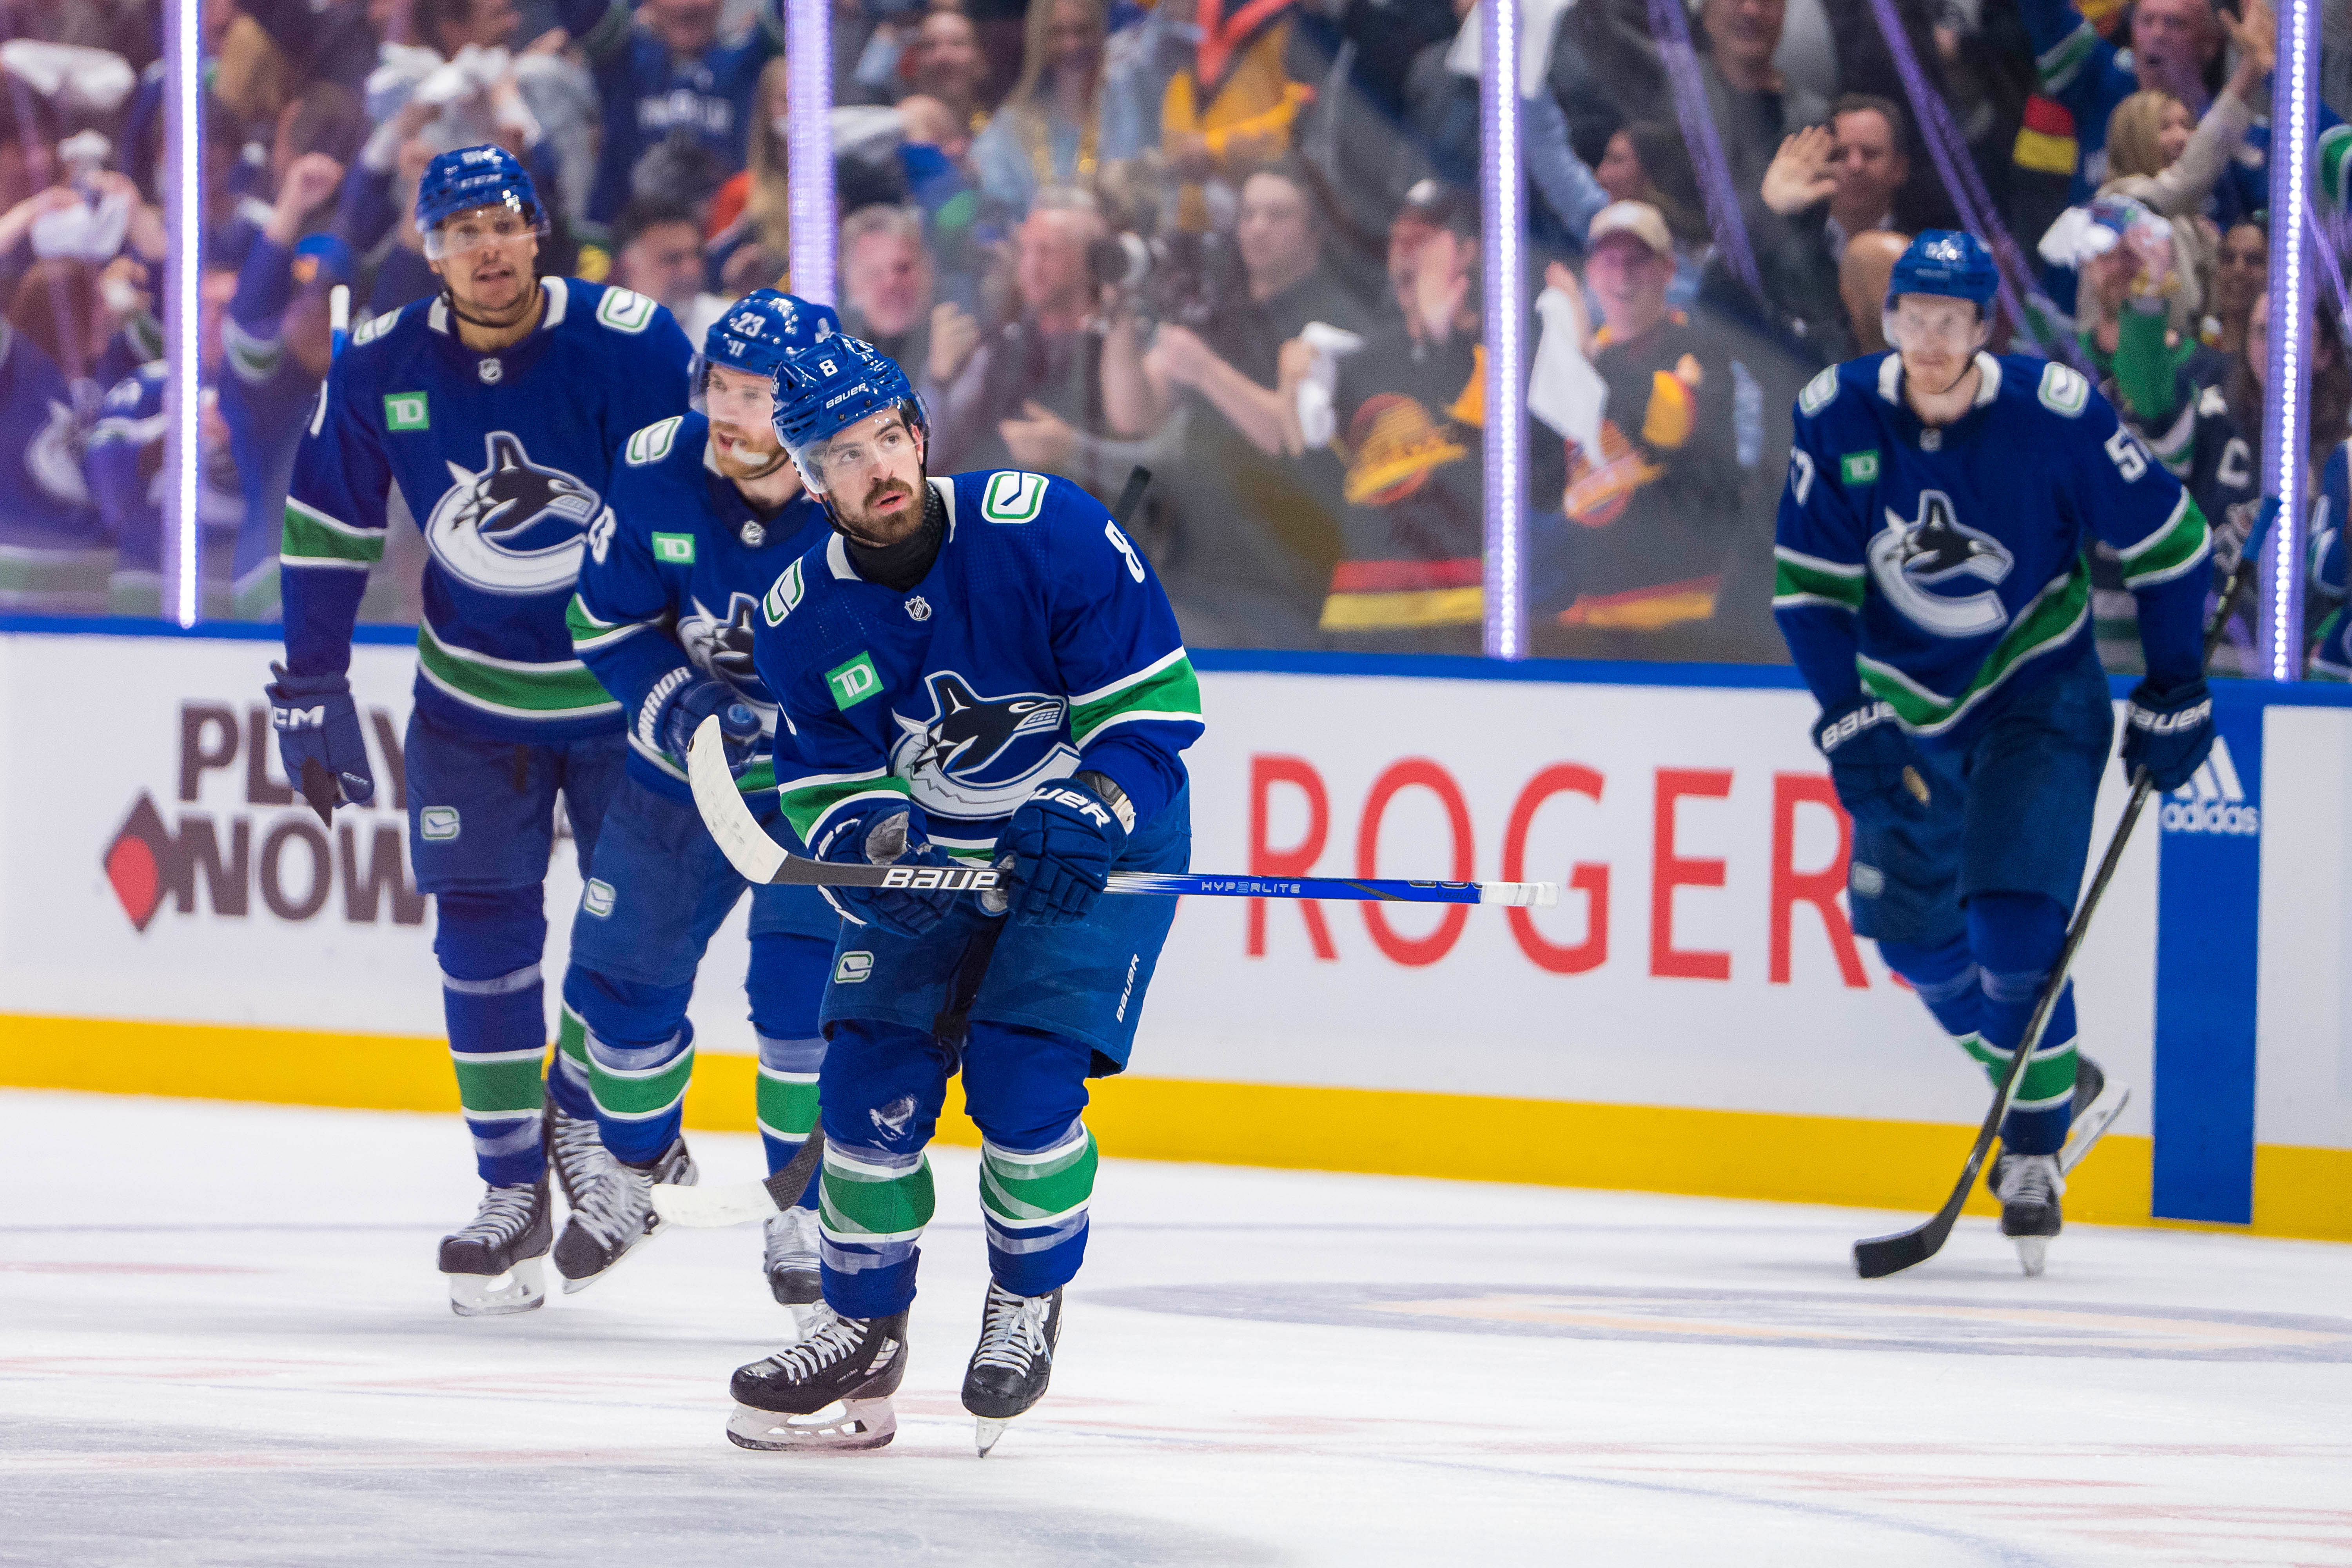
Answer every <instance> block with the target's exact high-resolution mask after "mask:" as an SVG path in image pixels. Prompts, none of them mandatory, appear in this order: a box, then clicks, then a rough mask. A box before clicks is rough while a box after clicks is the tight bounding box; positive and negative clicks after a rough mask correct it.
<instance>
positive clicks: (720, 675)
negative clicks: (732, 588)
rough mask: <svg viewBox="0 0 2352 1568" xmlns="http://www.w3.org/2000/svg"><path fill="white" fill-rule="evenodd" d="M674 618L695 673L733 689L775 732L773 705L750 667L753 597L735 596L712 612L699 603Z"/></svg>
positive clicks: (757, 605)
mask: <svg viewBox="0 0 2352 1568" xmlns="http://www.w3.org/2000/svg"><path fill="white" fill-rule="evenodd" d="M691 603H692V605H693V608H692V609H691V610H690V611H688V613H687V614H685V615H683V616H679V617H678V618H677V640H678V644H679V646H680V647H684V648H685V649H686V657H687V658H688V659H690V660H692V661H693V663H694V667H695V668H697V669H701V670H705V671H708V672H709V674H710V675H711V676H713V677H714V678H716V679H719V680H723V681H725V682H726V683H727V684H728V685H729V686H730V687H732V688H734V689H735V692H736V694H737V695H738V696H740V697H741V698H742V699H743V700H744V701H746V702H748V703H750V704H751V708H752V710H753V711H755V712H757V713H758V714H759V715H760V717H761V719H762V720H764V721H766V722H767V725H768V728H769V729H770V730H771V731H772V730H773V729H774V728H775V714H776V703H775V700H774V699H773V698H772V697H771V696H769V695H768V688H767V685H766V683H765V682H763V681H762V680H761V679H760V673H759V671H758V670H756V669H754V668H752V666H751V620H752V617H753V616H756V615H758V614H759V610H760V601H759V598H758V596H757V595H751V594H736V595H730V597H729V598H728V601H727V605H726V607H725V609H724V610H723V611H713V610H712V609H711V608H710V606H709V605H705V604H704V603H703V602H702V601H701V600H700V599H695V600H692V601H691Z"/></svg>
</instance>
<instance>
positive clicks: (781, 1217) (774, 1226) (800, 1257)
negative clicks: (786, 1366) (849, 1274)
mask: <svg viewBox="0 0 2352 1568" xmlns="http://www.w3.org/2000/svg"><path fill="white" fill-rule="evenodd" d="M766 1229H767V1237H766V1245H765V1247H764V1248H763V1253H764V1258H763V1261H764V1264H765V1267H766V1269H767V1274H768V1289H770V1290H771V1291H772V1292H773V1293H774V1295H775V1298H776V1304H777V1305H778V1306H781V1307H789V1308H792V1309H793V1321H794V1322H797V1323H799V1324H800V1325H801V1327H802V1329H803V1331H805V1330H806V1329H807V1327H808V1317H809V1314H808V1313H807V1312H806V1311H804V1310H803V1309H805V1308H809V1307H813V1306H814V1305H816V1303H817V1302H819V1301H822V1300H824V1279H823V1278H822V1277H821V1276H820V1274H819V1273H818V1269H817V1256H816V1249H817V1240H818V1237H817V1224H816V1210H814V1209H804V1208H789V1209H786V1210H784V1211H783V1212H782V1214H772V1215H769V1216H768V1218H767V1222H766Z"/></svg>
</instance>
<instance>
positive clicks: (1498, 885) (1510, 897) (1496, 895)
mask: <svg viewBox="0 0 2352 1568" xmlns="http://www.w3.org/2000/svg"><path fill="white" fill-rule="evenodd" d="M1478 901H1479V902H1480V903H1482V904H1507V905H1509V906H1510V907H1511V908H1513V909H1517V910H1549V909H1551V908H1553V907H1554V906H1556V905H1557V904H1558V903H1559V883H1558V882H1481V883H1479V884H1478Z"/></svg>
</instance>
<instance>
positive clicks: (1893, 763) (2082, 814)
mask: <svg viewBox="0 0 2352 1568" xmlns="http://www.w3.org/2000/svg"><path fill="white" fill-rule="evenodd" d="M1995 284H1996V279H1995V275H1994V271H1993V265H1992V260H1991V258H1990V256H1989V255H1988V254H1987V252H1986V250H1985V248H1984V247H1983V246H1982V245H1980V244H1979V243H1978V241H1977V240H1976V239H1975V238H1973V237H1970V236H1969V235H1965V234H1957V233H1951V232H1948V231H1941V230H1934V231H1930V232H1928V233H1926V234H1923V235H1921V236H1920V237H1919V238H1918V239H1917V240H1916V241H1915V242H1914V243H1913V244H1912V246H1911V247H1910V249H1909V250H1908V251H1906V253H1905V254H1904V256H1903V258H1902V259H1901V260H1900V261H1899V262H1898V263H1897V264H1896V266H1895V273H1894V278H1893V280H1892V282H1891V283H1890V285H1889V287H1888V291H1887V302H1886V321H1885V326H1886V341H1887V342H1890V343H1893V344H1895V351H1894V352H1892V353H1883V354H1875V355H1872V356H1870V357H1867V358H1864V359H1857V360H1851V361H1848V362H1847V363H1844V364H1842V365H1837V366H1834V367H1832V368H1831V369H1829V370H1825V371H1823V372H1822V374H1820V375H1818V376H1816V377H1814V378H1813V380H1812V381H1811V383H1810V384H1807V385H1806V387H1805V389H1804V391H1803V393H1802V394H1801V395H1800V396H1799V398H1798V400H1797V409H1796V430H1795V444H1794V446H1793V447H1792V448H1791V450H1790V458H1789V479H1788V485H1787V488H1786V489H1784V490H1783V492H1782V494H1781V498H1780V522H1779V529H1778V550H1777V552H1776V553H1777V555H1778V558H1779V578H1778V585H1777V589H1776V594H1775V597H1774V600H1773V607H1774V611H1775V614H1776V615H1777V616H1778V617H1779V620H1780V628H1781V631H1782V633H1783V634H1784V635H1785V636H1786V637H1787V638H1788V642H1789V648H1790V653H1791V654H1792V655H1793V656H1794V658H1795V660H1796V663H1797V667H1798V668H1799V670H1800V671H1801V673H1802V674H1803V676H1804V679H1805V683H1806V684H1807V685H1808V686H1810V687H1811V689H1812V692H1813V695H1814V696H1815V698H1817V699H1818V700H1820V702H1821V705H1822V714H1821V719H1820V721H1819V722H1818V723H1816V724H1815V726H1814V729H1813V738H1814V742H1815V743H1816V744H1817V745H1818V746H1820V748H1821V750H1822V753H1823V754H1824V755H1825V756H1826V757H1827V758H1828V760H1829V764H1830V773H1831V776H1832V779H1833V780H1834V782H1835V784H1836V788H1837V793H1838V798H1839V799H1840V800H1841V801H1842V802H1843V803H1844V805H1845V808H1846V810H1847V812H1848V814H1849V815H1850V816H1852V817H1853V858H1852V869H1851V882H1850V888H1851V892H1852V903H1853V926H1854V930H1855V931H1858V932H1860V933H1862V934H1864V935H1865V936H1871V937H1875V938H1876V939H1877V941H1878V945H1879V952H1881V953H1882V954H1883V955H1884V956H1885V959H1886V962H1887V963H1888V964H1889V965H1890V966H1892V967H1893V968H1894V970H1895V973H1898V974H1900V975H1902V976H1903V977H1904V978H1905V979H1906V980H1907V981H1908V982H1910V984H1911V985H1912V986H1913V987H1914V988H1915V989H1916V991H1917V992H1918V993H1919V996H1920V999H1921V1000H1922V1001H1924V1002H1926V1003H1927V1006H1928V1009H1929V1011H1931V1012H1932V1013H1933V1014H1934V1015H1935V1016H1936V1018H1937V1022H1938V1023H1940V1024H1941V1025H1942V1026H1943V1027H1944V1028H1945V1029H1946V1030H1947V1031H1948V1033H1949V1034H1950V1035H1951V1036H1952V1037H1953V1039H1954V1040H1955V1041H1956V1042H1957V1043H1958V1044H1959V1045H1960V1047H1962V1048H1963V1049H1965V1050H1967V1051H1968V1052H1969V1055H1970V1056H1972V1057H1974V1058H1977V1059H1978V1060H1979V1061H1980V1062H1982V1063H1983V1064H1984V1065H1985V1067H1986V1068H1987V1070H1988V1071H1989V1072H1990V1073H1992V1074H1993V1075H1995V1076H1996V1078H1997V1077H1998V1076H1999V1075H2000V1073H2001V1072H2002V1071H2004V1070H2005V1068H2006V1065H2007V1063H2008V1062H2009V1060H2010V1059H2011V1055H2012V1053H2013V1052H2014V1051H2015V1050H2016V1049H2017V1047H2018V1046H2019V1043H2020V1041H2021V1037H2022V1036H2023V1034H2024V1031H2025V1027H2026V1024H2027V1021H2028V1019H2029V1017H2030V1016H2031V1015H2032V1011H2033V1007H2034V1004H2035V1001H2036V999H2037V998H2038V996H2039V994H2040V992H2041V989H2042V983H2043V980H2044V978H2045V977H2046V976H2047V975H2048V974H2049V973H2050V971H2051V968H2052V966H2053V963H2055V961H2056V959H2057V956H2058V952H2059V949H2060V947H2061V946H2062V945H2063V942H2064V937H2065V930H2066V922H2067V918H2068V915H2069V913H2070V911H2071V910H2072V909H2073V907H2074V895H2075V892H2076V890H2077V889H2078V888H2079V887H2080V885H2081V882H2082V877H2083V863H2084V857H2085V855H2086V854H2087V853H2088V851H2089V847H2090V832H2091V809H2092V805H2093V802H2094V799H2095V796H2096V795H2097V793H2098V784H2099V774H2100V771H2101V769H2102V768H2103V767H2104V766H2105V757H2106V752H2107V744H2108V738H2109V734H2110V731H2111V730H2112V726H2113V721H2112V718H2111V715H2110V710H2109V704H2108V698H2107V689H2106V682H2105V679H2104V677H2103V675H2102V672H2101V670H2100V668H2099V663H2098V660H2097V658H2096V657H2095V655H2094V653H2093V651H2092V646H2091V628H2090V576H2089V573H2088V569H2087V567H2086V566H2085V564H2084V548H2085V546H2086V545H2087V544H2088V543H2090V542H2092V541H2093V540H2104V541H2105V542H2107V543H2109V544H2112V545H2113V546H2115V548H2116V554H2117V555H2118V557H2119V558H2120V560H2121V562H2122V568H2123V571H2122V575H2123V581H2124V584H2125V585H2126V587H2127V588H2128V589H2129V590H2130V591H2131V592H2132V593H2133V594H2134V595H2136V596H2137V600H2138V607H2139V637H2140V644H2141V647H2142V650H2143V652H2144V653H2145V656H2146V658H2147V679H2144V680H2142V681H2141V682H2140V683H2139V685H2138V686H2137V688H2136V689H2134V690H2133V692H2132V695H2131V699H2130V701H2129V703H2128V705H2127V707H2126V714H2125V729H2124V740H2123V761H2124V766H2125V768H2126V772H2129V771H2131V770H2134V769H2137V768H2139V767H2142V766H2145V767H2146V768H2147V770H2148V772H2149V773H2150V774H2151V775H2152V777H2153V779H2154V781H2155V784H2156V787H2157V788H2158V789H2159V790H2167V789H2172V788H2174V787H2176V786H2178V785H2179V784H2182V783H2183V782H2185V781H2186V780H2187V779H2188V778H2189V775H2190V774H2191V773H2194V772H2195V771H2196V769H2197V766H2198V764H2199V763H2200V762H2202V761H2203V760H2204V757H2205V753H2206V752H2207V751H2208V750H2209V749H2210V747H2211V745H2212V741H2213V717H2212V703H2211V701H2210V700H2209V699H2208V697H2207V695H2206V690H2205V681H2204V672H2203V667H2202V658H2201V647H2200V644H2201V641H2202V636H2201V634H2202V626H2200V621H2201V618H2202V616H2201V613H2200V612H2201V610H2202V607H2203V605H2204V599H2205V588H2206V562H2207V556H2208V552H2209V549H2210V544H2209V541H2208V538H2207V530H2206V525H2205V519H2204V517H2203V515H2202V514H2201V513H2200V511H2199V510H2198V508H2197V504H2196V502H2195V501H2194V500H2192V499H2191V498H2190V497H2189V495H2188V493H2187V492H2186V491H2184V490H2183V489H2181V487H2180V484H2179V481H2178V480H2176V479H2174V478H2173V477H2172V476H2171V475H2170V474H2169V473H2168V472H2167V471H2166V470H2165V468H2163V466H2162V465H2161V464H2158V462H2156V461H2155V460H2154V459H2152V458H2150V457H2149V455H2148V453H2147V449H2146V448H2145V447H2142V446H2141V445H2140V443H2139V442H2138V441H2137V440H2136V439H2135V438H2134V437H2132V435H2131V433H2130V432H2129V431H2128V430H2126V429H2124V428H2123V427H2122V426H2119V425H2118V424H2117V423H2116V415H2115V411H2114V409H2112V408H2111V407H2110V406H2109V405H2108V404H2107V402H2106V400H2105V399H2104V398H2102V397H2101V396H2100V395H2098V394H2097V393H2096V392H2095V391H2094V390H2093V389H2092V387H2091V385H2090V384H2089V383H2088V382H2086V381H2085V380H2084V378H2083V377H2082V376H2081V375H2080V374H2077V373H2076V372H2074V371H2073V370H2070V369H2068V368H2067V367H2066V366H2064V365H2061V364H2055V363H2044V362H2042V361H2040V360H2034V359H2028V358H2024V357H2021V356H2016V355H2004V356H1998V357H1997V356H1995V355H1992V354H1990V353H1984V352H1983V349H1984V345H1985V343H1986V342H1987V340H1988V338H1989V337H1990V332H1991V325H1992V323H1991V321H1990V320H1989V319H1988V316H1987V306H1988V302H1989V301H1990V300H1991V299H1992V296H1993V292H1994V289H1995ZM2081 1066H2082V1078H2081V1079H2080V1080H2079V1083H2078V1079H2077V1058H2076V1055H2075V1050H2074V998H2073V994H2072V987H2071V986H2070V987H2069V988H2068V990H2067V992H2066V993H2065V994H2062V996H2061V997H2060V999H2059V1002H2058V1004H2057V1006H2056V1008H2055V1009H2054V1010H2053V1014H2052V1016H2051V1019H2050V1023H2049V1026H2048V1028H2047V1030H2046V1031H2045V1032H2044V1034H2043V1036H2042V1041H2041V1044H2040V1046H2039V1047H2038V1048H2037V1049H2036V1050H2035V1052H2034V1055H2033V1058H2032V1061H2031V1063H2030V1064H2029V1065H2028V1067H2027V1068H2026V1069H2025V1076H2024V1079H2023V1082H2022V1083H2021V1086H2020V1088H2019V1091H2018V1096H2017V1100H2016V1103H2015V1106H2014V1108H2013V1109H2012V1110H2011V1112H2010V1114H2009V1117H2008V1120H2007V1121H2005V1122H2004V1123H2003V1125H2002V1128H2001V1152H2000V1156H1999V1158H1998V1159H1997V1160H1996V1161H1995V1163H1994V1164H1993V1167H1992V1170H1991V1172H1990V1182H1991V1184H1992V1186H1993V1189H1994V1192H1995V1193H1996V1194H1997V1195H1998V1196H1999V1197H2000V1204H2001V1220H2000V1225H2001V1233H2002V1234H2003V1235H2004V1236H2008V1237H2012V1238H2014V1239H2015V1240H2016V1243H2017V1247H2018V1252H2019V1257H2020V1259H2021V1263H2022V1264H2023V1266H2024V1268H2025V1271H2026V1272H2027V1273H2029V1274H2036V1273H2039V1272H2041V1268H2042V1255H2043V1253H2044V1251H2045V1249H2046V1248H2047V1247H2048V1245H2049V1238H2050V1237H2053V1236H2055V1235H2056V1234H2057V1233H2058V1229H2059V1224H2060V1217H2061V1214H2060V1202H2059V1199H2060V1194H2062V1193H2063V1190H2064V1181H2063V1173H2062V1171H2061V1168H2060V1163H2059V1158H2058V1156H2059V1154H2060V1152H2061V1150H2062V1149H2063V1147H2064V1144H2065V1138H2066V1131H2067V1126H2068V1122H2069V1118H2070V1116H2071V1114H2072V1113H2073V1111H2074V1109H2075V1107H2074V1100H2075V1097H2076V1095H2077V1094H2078V1093H2079V1094H2081V1095H2082V1098H2083V1100H2084V1104H2085V1106H2087V1105H2088V1103H2089V1101H2090V1100H2091V1099H2092V1098H2093V1097H2094V1095H2095V1093H2096V1089H2095V1085H2096V1083H2097V1081H2098V1080H2097V1078H2096V1074H2095V1071H2094V1070H2093V1069H2092V1068H2091V1067H2090V1064H2089V1063H2087V1062H2084V1063H2082V1064H2081Z"/></svg>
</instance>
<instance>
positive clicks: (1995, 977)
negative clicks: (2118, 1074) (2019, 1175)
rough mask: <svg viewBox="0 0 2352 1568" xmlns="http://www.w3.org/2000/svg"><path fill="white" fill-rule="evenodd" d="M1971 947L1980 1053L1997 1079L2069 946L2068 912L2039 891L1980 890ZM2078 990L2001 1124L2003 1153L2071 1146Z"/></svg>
mask: <svg viewBox="0 0 2352 1568" xmlns="http://www.w3.org/2000/svg"><path fill="white" fill-rule="evenodd" d="M1968 917H1969V949H1970V950H1971V951H1972V952H1974V953H1975V955H1976V961H1977V963H1978V965H1979V968H1980V969H1981V970H1982V971H1983V984H1984V1028H1983V1043H1982V1045H1981V1047H1979V1048H1980V1053H1981V1059H1982V1060H1983V1062H1984V1064H1985V1068H1986V1070H1987V1071H1988V1072H1990V1074H1992V1075H1993V1076H1994V1078H1995V1079H1998V1078H1999V1077H2000V1075H2001V1074H2002V1073H2004V1072H2006V1071H2007V1070H2008V1068H2009V1064H2010V1061H2011V1058H2012V1057H2013V1056H2014V1055H2015V1053H2016V1050H2017V1047H2018V1044H2019V1042H2020V1041H2021V1040H2022V1039H2023V1038H2024V1037H2025V1029H2026V1026H2027V1024H2028V1023H2030V1022H2031V1021H2032V1016H2033V1006H2034V1004H2035V1003H2036V1002H2037V1001H2039V1000H2040V999H2041V995H2042V984H2044V982H2046V981H2047V980H2048V978H2049V976H2050V971H2051V969H2052V967H2053V965H2055V964H2056V963H2057V962H2058V952H2059V950H2060V949H2061V948H2063V946H2065V943H2066V910H2064V909H2063V907H2062V906H2061V905H2060V904H2059V903H2058V902H2057V900H2053V899H2049V898H2044V897H2043V896H2042V895H2041V894H2038V893H1979V894H1978V895H1977V896H1976V897H1975V898H1973V899H1970V900H1969V906H1968ZM2074 1068H2075V1061H2074V985H2073V984H2071V983H2069V984H2068V985H2067V986H2066V988H2065V990H2063V992H2061V993H2060V994H2059V996H2058V1004H2057V1005H2056V1006H2055V1007H2054V1008H2053V1009H2052V1011H2051V1015H2050V1023H2049V1026H2048V1027H2047V1028H2045V1029H2044V1030H2043V1031H2042V1043H2041V1045H2040V1046H2039V1047H2036V1049H2035V1050H2034V1053H2033V1058H2032V1060H2031V1061H2030V1062H2028V1063H2027V1064H2026V1068H2025V1077H2024V1079H2023V1080H2022V1081H2021V1083H2020V1084H2019V1085H2018V1089H2017V1098H2016V1100H2014V1101H2013V1102H2012V1103H2011V1107H2010V1112H2009V1117H2008V1120H2006V1121H2003V1122H2002V1123H2001V1129H2000V1143H2001V1148H2002V1149H2003V1150H2004V1151H2005V1152H2009V1153H2012V1154H2054V1153H2056V1152H2058V1151H2059V1149H2060V1148H2061V1147H2062V1146H2063V1144H2064V1143H2065V1142H2066V1126H2067V1123H2068V1122H2069V1121H2071V1120H2072V1118H2073V1115H2074Z"/></svg>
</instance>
